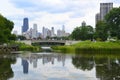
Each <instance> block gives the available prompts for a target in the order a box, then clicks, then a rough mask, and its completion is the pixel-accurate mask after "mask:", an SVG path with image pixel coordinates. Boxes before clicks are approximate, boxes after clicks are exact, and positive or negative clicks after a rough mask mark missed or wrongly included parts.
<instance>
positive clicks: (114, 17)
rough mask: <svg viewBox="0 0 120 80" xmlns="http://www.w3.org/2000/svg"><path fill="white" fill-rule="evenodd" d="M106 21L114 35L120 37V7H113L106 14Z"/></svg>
mask: <svg viewBox="0 0 120 80" xmlns="http://www.w3.org/2000/svg"><path fill="white" fill-rule="evenodd" d="M105 21H106V23H107V24H108V26H109V28H108V29H109V31H110V34H111V36H112V37H117V38H118V39H120V7H119V8H113V9H112V10H111V11H110V12H109V13H108V14H107V15H106V16H105Z"/></svg>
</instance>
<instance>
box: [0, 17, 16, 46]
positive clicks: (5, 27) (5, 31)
mask: <svg viewBox="0 0 120 80" xmlns="http://www.w3.org/2000/svg"><path fill="white" fill-rule="evenodd" d="M13 26H14V23H13V22H12V21H10V20H8V19H7V18H5V17H3V16H2V15H0V44H3V43H6V42H8V41H9V38H10V37H11V31H12V29H13Z"/></svg>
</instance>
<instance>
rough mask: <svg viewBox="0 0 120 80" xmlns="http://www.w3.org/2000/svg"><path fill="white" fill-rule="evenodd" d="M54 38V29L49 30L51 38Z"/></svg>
mask: <svg viewBox="0 0 120 80" xmlns="http://www.w3.org/2000/svg"><path fill="white" fill-rule="evenodd" d="M54 36H55V32H54V27H52V28H51V37H54Z"/></svg>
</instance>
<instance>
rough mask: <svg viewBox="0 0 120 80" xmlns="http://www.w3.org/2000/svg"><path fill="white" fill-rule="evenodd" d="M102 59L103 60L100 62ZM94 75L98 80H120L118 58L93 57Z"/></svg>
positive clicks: (119, 62) (119, 61)
mask: <svg viewBox="0 0 120 80" xmlns="http://www.w3.org/2000/svg"><path fill="white" fill-rule="evenodd" d="M102 61H103V62H102ZM95 62H96V77H97V78H100V80H120V60H118V62H117V59H110V58H106V59H102V58H101V59H95Z"/></svg>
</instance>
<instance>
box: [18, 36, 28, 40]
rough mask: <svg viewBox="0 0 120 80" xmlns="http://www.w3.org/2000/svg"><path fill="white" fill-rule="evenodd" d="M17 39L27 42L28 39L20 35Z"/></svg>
mask: <svg viewBox="0 0 120 80" xmlns="http://www.w3.org/2000/svg"><path fill="white" fill-rule="evenodd" d="M17 39H18V40H26V37H25V36H22V35H18V36H17Z"/></svg>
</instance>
